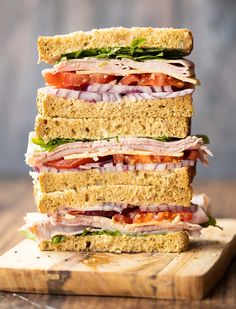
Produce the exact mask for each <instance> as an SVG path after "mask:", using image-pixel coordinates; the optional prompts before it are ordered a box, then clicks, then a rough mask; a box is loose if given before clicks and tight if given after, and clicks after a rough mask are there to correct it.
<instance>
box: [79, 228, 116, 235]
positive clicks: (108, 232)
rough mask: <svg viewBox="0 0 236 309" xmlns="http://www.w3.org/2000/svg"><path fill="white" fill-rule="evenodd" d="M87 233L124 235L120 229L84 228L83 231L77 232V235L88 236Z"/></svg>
mask: <svg viewBox="0 0 236 309" xmlns="http://www.w3.org/2000/svg"><path fill="white" fill-rule="evenodd" d="M87 235H110V236H122V233H121V232H120V231H117V230H116V231H107V230H101V231H89V230H88V229H84V230H83V232H82V233H79V234H77V235H76V236H87Z"/></svg>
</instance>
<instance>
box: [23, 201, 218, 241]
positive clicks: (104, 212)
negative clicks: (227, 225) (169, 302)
mask: <svg viewBox="0 0 236 309" xmlns="http://www.w3.org/2000/svg"><path fill="white" fill-rule="evenodd" d="M194 201H195V203H197V202H198V205H194V204H192V206H191V207H182V206H171V205H159V206H158V205H150V206H134V205H128V204H117V203H108V204H103V205H97V206H93V207H91V209H89V208H87V209H86V211H83V210H81V209H78V208H77V209H75V208H69V207H64V208H63V207H61V208H60V209H57V210H56V211H54V212H52V213H48V214H39V213H28V214H27V216H26V218H25V221H26V224H25V225H24V226H23V227H22V228H21V230H23V231H28V232H29V233H30V234H31V236H34V237H36V238H37V239H38V240H40V241H42V240H52V241H53V239H54V237H56V236H60V237H63V236H68V235H80V236H85V235H88V234H100V235H101V234H110V235H113V236H120V235H122V234H125V235H132V236H137V235H149V234H160V233H171V232H176V231H186V232H188V233H189V234H190V235H195V236H196V235H199V233H200V230H201V228H202V227H203V226H208V225H210V224H212V225H215V221H214V219H212V218H211V217H210V216H209V214H208V212H207V207H208V204H207V203H208V202H207V198H206V197H205V196H204V195H198V196H195V197H194ZM201 225H203V226H201ZM54 241H55V240H54Z"/></svg>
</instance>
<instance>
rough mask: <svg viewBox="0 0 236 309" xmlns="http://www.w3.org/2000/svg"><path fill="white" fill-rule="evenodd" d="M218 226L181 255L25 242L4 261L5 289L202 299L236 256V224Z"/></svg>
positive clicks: (0, 272)
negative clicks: (57, 248) (50, 248)
mask: <svg viewBox="0 0 236 309" xmlns="http://www.w3.org/2000/svg"><path fill="white" fill-rule="evenodd" d="M218 224H219V225H220V226H222V227H223V228H224V230H223V231H221V230H219V229H217V228H213V227H209V228H208V229H205V230H204V233H203V235H202V237H201V238H200V239H198V240H192V241H191V245H190V250H189V251H187V252H184V253H180V254H175V253H168V254H161V253H155V254H147V253H140V254H111V253H73V252H72V253H71V252H40V251H39V250H38V248H37V245H36V243H35V242H33V241H30V240H24V241H22V242H21V243H19V244H18V245H17V246H15V247H13V248H12V249H11V250H9V251H7V252H6V253H5V254H3V255H2V256H1V257H0V290H2V291H14V292H31V293H53V294H54V293H60V294H83V295H113V296H132V297H152V298H166V299H201V298H203V297H204V296H205V295H206V294H207V293H208V292H209V291H210V290H211V289H212V288H213V287H214V286H215V285H216V283H217V282H218V281H219V279H220V278H221V277H222V275H223V273H224V272H225V270H226V268H227V266H228V265H229V263H230V261H231V260H232V258H233V256H234V255H235V253H236V236H235V234H236V220H233V219H221V220H218Z"/></svg>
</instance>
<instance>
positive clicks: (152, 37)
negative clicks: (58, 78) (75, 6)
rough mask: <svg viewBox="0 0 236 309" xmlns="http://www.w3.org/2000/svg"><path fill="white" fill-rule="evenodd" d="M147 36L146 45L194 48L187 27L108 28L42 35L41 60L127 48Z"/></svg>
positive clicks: (188, 52) (184, 51)
mask: <svg viewBox="0 0 236 309" xmlns="http://www.w3.org/2000/svg"><path fill="white" fill-rule="evenodd" d="M137 38H145V39H146V42H145V43H144V44H143V45H142V47H144V48H148V47H153V48H163V49H178V50H181V51H182V52H183V53H184V54H185V55H188V54H190V53H191V51H192V48H193V37H192V33H191V32H190V31H189V30H188V29H173V28H151V27H148V28H145V27H142V28H140V27H133V28H123V27H116V28H107V29H93V30H91V31H88V32H83V31H78V32H74V33H71V34H67V35H56V36H51V37H48V36H40V37H39V38H38V54H39V62H40V61H44V62H46V63H49V64H54V63H55V62H56V61H57V60H58V59H59V58H60V56H61V55H62V54H65V53H69V52H73V51H77V50H83V49H89V48H102V47H127V46H130V45H131V43H132V42H133V40H134V39H137Z"/></svg>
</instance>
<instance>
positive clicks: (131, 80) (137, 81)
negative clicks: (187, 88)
mask: <svg viewBox="0 0 236 309" xmlns="http://www.w3.org/2000/svg"><path fill="white" fill-rule="evenodd" d="M119 84H122V85H138V86H159V87H163V86H175V87H177V88H182V87H184V82H182V81H181V80H178V79H176V78H174V77H171V76H169V75H166V74H163V73H156V74H155V73H143V74H130V75H127V76H125V77H123V78H122V79H121V80H120V82H119Z"/></svg>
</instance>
